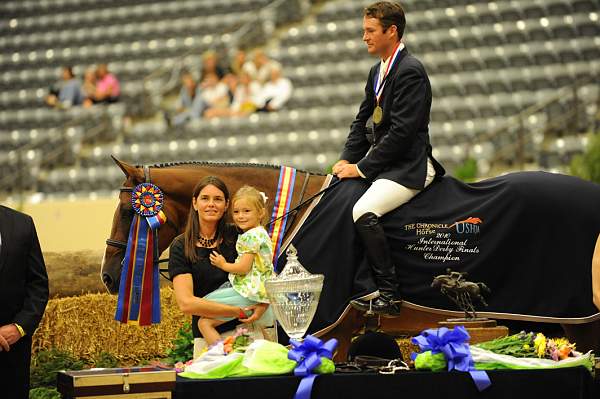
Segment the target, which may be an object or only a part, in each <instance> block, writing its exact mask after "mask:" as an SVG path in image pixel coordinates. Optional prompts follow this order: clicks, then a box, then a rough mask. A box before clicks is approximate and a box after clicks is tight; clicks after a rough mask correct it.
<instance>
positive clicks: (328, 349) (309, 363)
mask: <svg viewBox="0 0 600 399" xmlns="http://www.w3.org/2000/svg"><path fill="white" fill-rule="evenodd" d="M290 344H291V345H292V349H290V351H289V352H288V359H291V360H294V361H295V362H296V363H298V365H297V366H296V368H295V369H294V375H296V376H299V377H303V378H302V380H300V385H298V389H297V390H296V394H295V395H294V399H310V394H311V392H312V387H313V383H314V381H315V378H316V377H317V374H314V373H313V370H314V369H315V368H317V367H319V365H320V364H321V358H322V357H326V358H328V359H331V358H332V357H333V352H334V351H335V348H336V347H337V344H338V341H337V340H336V339H335V338H332V339H330V340H328V341H327V342H325V343H323V341H321V340H320V339H319V338H317V337H313V336H312V335H307V336H306V338H304V340H303V341H302V342H300V341H296V340H294V339H290Z"/></svg>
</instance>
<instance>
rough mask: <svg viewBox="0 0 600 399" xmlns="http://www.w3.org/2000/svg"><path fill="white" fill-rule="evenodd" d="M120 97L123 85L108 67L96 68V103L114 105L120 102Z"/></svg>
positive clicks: (100, 66) (101, 65)
mask: <svg viewBox="0 0 600 399" xmlns="http://www.w3.org/2000/svg"><path fill="white" fill-rule="evenodd" d="M120 95H121V85H120V84H119V80H118V79H117V78H116V77H115V75H113V74H112V73H110V72H109V71H108V65H106V64H100V65H98V67H97V68H96V90H95V92H94V103H114V102H117V101H119V96H120Z"/></svg>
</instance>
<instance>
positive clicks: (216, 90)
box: [201, 73, 229, 118]
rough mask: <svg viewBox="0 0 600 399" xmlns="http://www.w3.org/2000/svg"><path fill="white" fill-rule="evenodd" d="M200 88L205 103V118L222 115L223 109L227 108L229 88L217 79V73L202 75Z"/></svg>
mask: <svg viewBox="0 0 600 399" xmlns="http://www.w3.org/2000/svg"><path fill="white" fill-rule="evenodd" d="M201 89H202V93H201V96H202V100H203V101H204V103H205V104H206V109H205V111H204V116H205V117H206V118H215V117H218V116H222V114H223V109H227V108H229V89H228V87H227V85H226V84H225V83H223V82H221V81H219V77H218V76H217V74H215V73H210V74H208V75H206V76H205V77H204V80H203V81H202V83H201Z"/></svg>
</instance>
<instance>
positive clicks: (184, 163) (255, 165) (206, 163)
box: [136, 161, 326, 176]
mask: <svg viewBox="0 0 600 399" xmlns="http://www.w3.org/2000/svg"><path fill="white" fill-rule="evenodd" d="M143 166H144V165H136V167H137V168H141V167H143ZM146 166H148V167H150V168H158V169H160V168H172V167H177V166H192V167H201V166H211V167H216V168H219V167H234V168H247V167H253V168H266V169H279V168H281V166H280V165H271V164H266V163H250V162H210V161H176V162H162V163H157V164H154V165H146ZM297 171H298V172H302V173H307V171H306V170H303V169H297ZM310 173H311V174H313V175H318V176H325V175H326V174H324V173H320V172H310Z"/></svg>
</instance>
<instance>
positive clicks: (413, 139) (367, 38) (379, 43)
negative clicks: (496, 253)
mask: <svg viewBox="0 0 600 399" xmlns="http://www.w3.org/2000/svg"><path fill="white" fill-rule="evenodd" d="M405 25H406V19H405V15H404V10H403V9H402V7H401V6H400V4H398V3H391V2H378V3H374V4H372V5H370V6H368V7H366V8H365V9H364V12H363V41H364V42H365V43H366V44H367V51H368V52H369V54H371V55H374V56H376V57H377V58H378V59H379V61H378V62H377V63H376V64H375V65H373V67H372V68H371V71H370V72H369V78H368V80H367V84H366V88H365V98H364V100H363V101H362V103H361V105H360V108H359V111H358V114H357V116H356V118H355V120H354V122H353V123H352V125H351V127H350V133H349V134H348V139H347V140H346V144H345V146H344V150H343V152H342V155H341V156H340V160H339V161H338V162H336V163H335V165H334V166H333V173H334V174H336V175H337V177H338V178H340V179H346V178H360V179H364V180H366V181H367V182H369V183H371V186H370V187H369V189H368V190H367V191H366V192H365V193H364V194H363V195H362V197H360V198H359V200H358V201H357V202H356V204H355V205H354V208H353V210H352V213H353V214H352V216H353V219H354V223H355V226H356V230H357V233H358V236H359V237H360V238H361V241H362V242H363V244H364V247H365V251H366V256H367V260H368V262H369V264H370V266H371V270H372V271H373V277H374V279H375V283H376V285H377V287H378V293H379V296H378V297H377V298H375V299H372V300H371V301H365V300H362V299H358V300H354V301H352V305H353V306H354V307H356V308H358V309H359V310H362V311H367V310H369V309H372V311H373V312H375V313H377V314H387V315H397V314H398V313H399V311H400V303H401V299H400V294H399V292H400V288H401V287H399V282H398V279H397V277H396V272H395V265H394V264H393V263H392V258H391V253H390V248H389V244H388V242H387V239H386V236H385V234H384V230H383V228H382V227H381V225H380V224H379V218H380V217H381V216H383V215H385V214H386V213H388V212H390V211H391V210H393V209H395V208H397V207H399V206H401V205H403V204H405V203H406V202H408V201H409V200H410V199H411V198H412V197H414V196H415V195H417V194H418V193H419V192H421V190H423V189H424V188H425V187H427V186H428V185H429V184H430V183H431V182H432V181H433V179H434V178H435V177H436V176H441V175H443V174H444V173H445V171H444V168H443V167H442V166H441V165H440V164H439V163H438V162H437V161H436V160H435V159H434V158H433V156H432V154H431V145H430V144H429V132H428V125H429V113H430V109H431V85H430V83H429V78H428V77H427V72H426V71H425V68H424V67H423V65H422V64H421V62H419V61H418V60H417V59H416V58H415V57H414V56H412V55H411V54H409V53H408V50H407V49H406V48H405V46H404V43H402V36H403V34H404V28H405ZM369 133H372V134H369ZM398 266H399V267H401V266H402V265H398Z"/></svg>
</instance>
